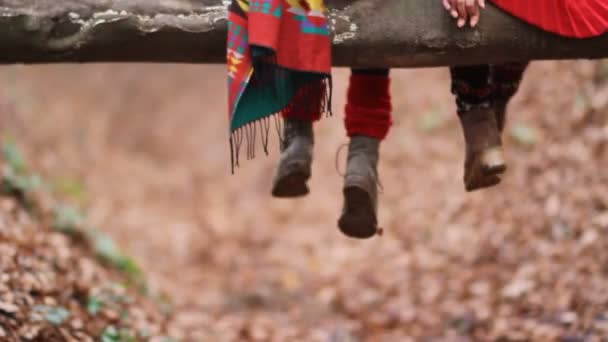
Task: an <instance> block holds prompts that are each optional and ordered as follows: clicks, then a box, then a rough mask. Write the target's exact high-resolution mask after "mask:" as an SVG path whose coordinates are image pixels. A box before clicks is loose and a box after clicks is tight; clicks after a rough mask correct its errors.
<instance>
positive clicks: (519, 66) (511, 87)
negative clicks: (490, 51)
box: [492, 63, 528, 133]
mask: <svg viewBox="0 0 608 342" xmlns="http://www.w3.org/2000/svg"><path fill="white" fill-rule="evenodd" d="M527 67H528V63H508V64H500V65H493V66H492V85H493V88H494V111H495V113H496V123H497V124H498V130H499V131H500V132H501V133H502V132H503V130H504V128H505V123H506V114H507V106H508V105H509V101H510V100H511V98H512V97H513V96H514V95H515V94H516V93H517V90H518V89H519V84H520V83H521V80H522V78H523V75H524V72H525V71H526V68H527Z"/></svg>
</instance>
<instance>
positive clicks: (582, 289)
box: [0, 62, 608, 342]
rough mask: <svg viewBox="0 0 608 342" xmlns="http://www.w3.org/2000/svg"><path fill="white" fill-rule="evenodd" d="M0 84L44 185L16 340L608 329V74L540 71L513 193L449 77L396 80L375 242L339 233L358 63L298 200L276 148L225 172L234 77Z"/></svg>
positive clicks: (15, 273) (25, 212)
mask: <svg viewBox="0 0 608 342" xmlns="http://www.w3.org/2000/svg"><path fill="white" fill-rule="evenodd" d="M0 74H1V77H0V120H1V121H0V122H1V123H2V126H1V127H0V129H1V130H2V134H3V137H4V139H5V140H6V139H9V141H13V142H14V143H15V144H14V146H17V147H18V148H20V149H22V150H23V151H24V155H25V159H26V160H27V161H28V162H29V163H30V167H29V168H28V170H35V171H36V172H37V173H39V174H40V181H37V180H36V178H32V177H31V175H30V174H29V173H28V172H29V171H28V172H25V171H23V170H20V167H19V166H18V165H19V163H17V167H16V169H15V170H13V171H15V172H13V173H12V174H11V173H10V172H9V177H8V178H9V180H11V184H12V186H13V187H16V188H17V189H13V188H10V189H9V190H10V191H8V192H9V193H11V194H12V196H10V197H6V196H5V197H2V199H1V200H0V250H1V252H0V262H1V265H0V267H1V268H2V278H1V282H0V326H1V327H2V331H0V333H2V334H4V335H3V338H5V339H8V340H14V341H18V340H19V337H21V338H22V339H25V338H28V337H30V336H38V338H39V339H40V338H43V337H40V336H53V337H54V338H56V339H57V340H69V338H68V337H67V336H72V337H71V338H72V339H73V340H77V341H80V340H84V337H80V336H94V337H95V338H99V337H101V336H106V335H107V336H109V335H112V338H113V339H108V340H107V341H123V340H124V341H130V339H134V340H146V339H149V338H148V337H146V336H154V337H156V338H158V339H163V338H164V337H163V336H171V337H172V338H174V339H176V340H181V341H222V342H223V341H336V342H343V341H559V340H561V341H601V340H602V338H604V340H605V338H606V337H608V268H607V267H606V265H608V238H606V233H608V174H607V173H606V172H604V170H603V169H604V167H605V165H608V149H607V146H608V116H607V114H608V81H607V79H608V67H607V66H606V64H605V63H599V62H546V63H536V64H534V65H533V66H532V68H531V70H530V72H529V74H528V75H527V76H526V80H525V82H524V85H523V88H522V90H521V92H520V94H519V95H518V96H517V98H516V99H515V101H514V103H513V106H512V107H511V119H510V122H509V128H508V132H507V134H506V139H505V140H506V141H505V142H506V147H507V157H508V161H509V170H508V172H507V175H506V177H505V179H504V181H503V184H502V185H500V186H499V187H496V188H494V189H491V190H488V191H482V192H478V193H473V194H467V193H465V192H464V189H463V185H462V182H461V176H462V161H463V150H462V148H463V147H462V145H463V141H462V137H461V133H460V129H459V127H458V122H457V120H456V118H455V115H454V113H453V112H454V105H453V101H452V99H451V96H450V94H449V84H448V81H449V79H448V73H447V71H446V70H445V69H433V70H415V71H398V72H394V74H393V75H394V83H393V95H394V106H395V126H394V127H393V129H392V132H391V134H390V136H389V138H388V139H387V141H386V142H385V143H384V145H383V148H382V161H381V170H380V172H381V177H382V183H383V185H384V191H383V194H382V196H381V198H380V222H381V225H382V227H383V228H384V231H385V234H384V236H382V237H378V238H374V239H372V240H369V241H352V240H349V239H347V238H345V237H343V236H341V235H340V234H339V232H338V230H337V228H336V220H337V217H338V214H339V211H340V207H341V193H340V176H339V174H338V172H337V171H336V167H335V159H336V151H337V150H338V148H339V147H340V145H341V144H342V143H343V142H345V141H346V139H345V138H344V130H343V128H342V121H341V111H340V109H341V107H342V106H343V96H342V95H343V94H344V91H345V82H346V79H347V75H348V73H347V71H345V70H338V71H337V77H336V79H337V81H336V82H337V84H336V91H335V93H336V96H335V98H336V103H335V104H334V112H335V113H336V115H335V117H333V118H328V119H323V120H322V122H320V123H319V125H318V127H317V130H316V133H317V145H316V150H315V153H316V159H315V163H316V164H315V166H314V169H313V173H314V175H313V180H312V183H311V188H312V194H311V195H310V196H309V197H308V198H304V199H299V200H295V201H284V200H283V201H281V200H276V199H272V198H270V196H269V189H270V175H271V174H272V171H273V166H274V163H275V162H276V160H277V155H278V153H277V151H276V150H277V149H278V148H277V143H276V139H275V141H274V143H273V144H272V146H274V147H275V151H273V152H272V153H271V155H270V156H269V157H265V156H263V153H261V151H259V153H258V157H257V159H256V160H255V161H250V162H244V163H242V167H241V169H239V170H237V173H236V175H234V176H232V175H230V172H229V171H230V169H229V155H228V153H229V150H228V146H227V122H226V121H227V119H226V109H225V102H226V100H225V89H224V87H223V84H224V82H225V79H224V78H225V75H224V69H223V67H203V66H172V65H163V66H158V65H154V66H153V65H98V66H47V67H6V68H3V69H1V70H0ZM5 146H7V145H6V144H5ZM8 146H9V147H10V146H13V145H11V144H9V145H8ZM8 151H9V153H8V154H9V155H10V154H11V152H10V151H12V150H11V148H9V149H8ZM5 154H6V153H5ZM344 157H345V156H344V155H338V159H339V160H340V164H343V159H344ZM9 159H10V158H9ZM14 164H15V163H14V162H13V163H8V164H7V163H5V164H4V166H6V165H13V166H11V167H10V168H13V169H14V168H15V165H14ZM10 168H9V169H10ZM11 172H12V171H11ZM15 174H16V176H15ZM4 176H5V178H6V176H7V174H6V167H5V174H4ZM11 177H12V178H11ZM32 183H34V185H35V184H36V183H41V184H43V186H42V188H43V190H42V191H40V190H29V189H30V186H32ZM33 187H35V186H33ZM36 188H40V186H38V187H36ZM23 190H25V193H32V192H33V193H46V194H47V195H44V196H42V197H43V198H42V199H37V200H31V202H32V203H30V201H29V200H28V197H27V196H23V195H19V196H15V193H20V192H23ZM5 192H6V191H5ZM49 193H51V194H50V195H49ZM34 197H36V198H37V197H40V196H34ZM56 202H57V203H61V204H57V203H56ZM40 203H41V204H40ZM36 205H38V206H40V207H42V209H40V208H36ZM32 207H33V208H32ZM44 208H46V209H44ZM92 227H94V228H92ZM106 234H107V235H106ZM110 237H111V238H110ZM100 241H101V242H100ZM112 241H116V244H114V243H112ZM103 246H106V247H103ZM107 246H111V247H107ZM119 251H126V252H127V254H128V255H130V256H127V255H125V254H122V253H121V252H119ZM134 260H136V261H137V262H135V261H134ZM140 269H141V270H143V274H142V273H141V272H139V270H140ZM119 284H120V285H119ZM107 293H109V294H107ZM163 293H167V294H168V295H169V297H170V300H168V299H165V298H164V296H163V295H162V294H163ZM121 297H124V298H128V300H115V299H116V298H121ZM107 298H110V299H107ZM115 302H118V304H116V303H115ZM114 305H120V307H119V308H116V307H114ZM108 329H110V330H109V332H108ZM45 334H47V335H45ZM49 334H50V335H49ZM33 338H34V339H35V338H36V337H33ZM108 338H109V337H108ZM42 340H45V339H42ZM46 340H48V339H46ZM104 341H106V340H104Z"/></svg>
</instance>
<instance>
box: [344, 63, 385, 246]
mask: <svg viewBox="0 0 608 342" xmlns="http://www.w3.org/2000/svg"><path fill="white" fill-rule="evenodd" d="M389 85H390V78H389V70H388V69H365V70H361V69H359V70H352V75H351V77H350V85H349V88H348V95H347V104H346V109H345V114H346V115H345V116H346V118H345V126H346V131H347V134H348V136H349V137H350V143H349V147H348V162H347V167H346V173H345V175H344V188H343V191H344V206H343V209H342V215H341V216H340V219H339V220H338V227H339V228H340V230H341V231H342V232H343V233H344V234H346V235H347V236H350V237H353V238H360V239H364V238H369V237H372V236H374V235H375V234H376V233H377V231H378V219H377V211H378V158H379V149H380V142H381V141H382V140H383V139H384V138H385V137H386V135H387V133H388V131H389V128H390V126H391V124H392V118H391V111H392V108H391V97H390V90H389Z"/></svg>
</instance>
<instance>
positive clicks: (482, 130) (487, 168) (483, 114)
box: [458, 106, 507, 191]
mask: <svg viewBox="0 0 608 342" xmlns="http://www.w3.org/2000/svg"><path fill="white" fill-rule="evenodd" d="M458 116H459V118H460V122H461V124H462V130H463V132H464V137H465V142H466V159H465V164H464V170H465V172H464V184H465V188H466V190H467V191H474V190H478V189H482V188H488V187H491V186H494V185H497V184H498V183H500V177H499V175H500V174H502V173H503V172H505V171H506V169H507V167H506V164H505V160H504V156H503V149H502V141H501V138H500V132H499V130H498V129H499V125H498V123H497V122H496V116H495V113H494V108H493V107H485V106H479V107H473V108H470V109H469V110H467V111H463V112H460V113H459V115H458ZM503 118H504V116H503ZM502 122H503V123H504V120H503V121H502Z"/></svg>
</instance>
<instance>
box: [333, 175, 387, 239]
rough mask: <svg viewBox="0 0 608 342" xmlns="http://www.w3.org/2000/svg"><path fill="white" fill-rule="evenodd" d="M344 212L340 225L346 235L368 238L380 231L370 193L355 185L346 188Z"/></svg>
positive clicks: (339, 221)
mask: <svg viewBox="0 0 608 342" xmlns="http://www.w3.org/2000/svg"><path fill="white" fill-rule="evenodd" d="M344 202H345V203H344V205H345V206H344V208H345V210H344V213H342V216H341V217H340V219H339V220H338V227H339V228H340V231H341V232H342V233H344V235H346V236H349V237H352V238H356V239H368V238H371V237H373V236H374V235H376V234H377V232H378V227H377V225H378V223H377V219H376V214H375V212H374V206H373V204H372V201H371V198H370V196H369V194H368V193H367V192H366V191H365V190H363V189H361V188H359V187H355V186H350V187H346V188H344Z"/></svg>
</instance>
